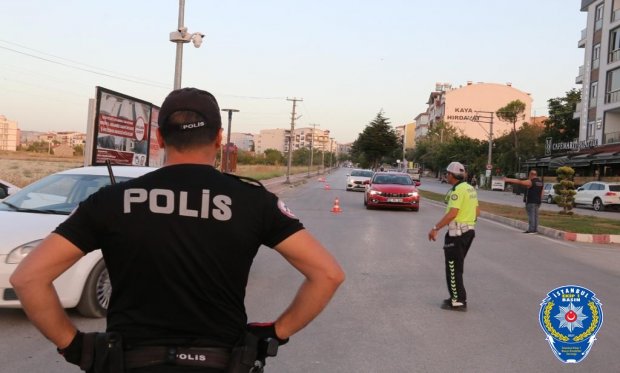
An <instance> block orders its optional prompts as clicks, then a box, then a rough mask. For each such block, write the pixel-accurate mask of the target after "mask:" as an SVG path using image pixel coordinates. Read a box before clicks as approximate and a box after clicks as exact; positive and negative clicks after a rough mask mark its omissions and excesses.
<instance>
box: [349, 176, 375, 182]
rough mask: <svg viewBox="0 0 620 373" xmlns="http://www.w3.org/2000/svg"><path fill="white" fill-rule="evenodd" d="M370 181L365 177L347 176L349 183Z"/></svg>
mask: <svg viewBox="0 0 620 373" xmlns="http://www.w3.org/2000/svg"><path fill="white" fill-rule="evenodd" d="M367 180H370V178H369V177H367V176H349V181H367Z"/></svg>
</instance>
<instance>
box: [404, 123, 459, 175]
mask: <svg viewBox="0 0 620 373" xmlns="http://www.w3.org/2000/svg"><path fill="white" fill-rule="evenodd" d="M458 136H462V134H461V135H459V131H458V130H457V129H456V128H455V127H452V126H451V125H450V124H449V123H447V122H443V121H440V122H437V123H435V124H433V126H432V127H431V128H430V129H429V131H428V133H427V134H426V136H424V137H423V138H422V139H420V140H419V141H418V142H417V144H416V147H415V150H414V151H413V160H414V161H415V162H417V163H423V164H424V167H425V168H430V169H433V170H435V171H436V172H437V173H439V172H440V170H441V169H442V168H445V167H446V166H447V165H448V163H450V162H452V160H453V159H452V157H453V156H454V154H451V153H450V152H449V149H448V144H450V143H451V142H452V141H453V140H454V139H455V138H457V137H458Z"/></svg>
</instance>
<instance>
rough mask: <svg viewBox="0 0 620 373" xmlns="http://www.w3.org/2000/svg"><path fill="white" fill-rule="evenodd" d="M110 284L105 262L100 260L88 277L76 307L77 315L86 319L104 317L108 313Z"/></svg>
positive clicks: (110, 292)
mask: <svg viewBox="0 0 620 373" xmlns="http://www.w3.org/2000/svg"><path fill="white" fill-rule="evenodd" d="M111 294H112V284H111V283H110V276H109V275H108V269H107V268H106V267H105V262H104V261H103V259H101V260H100V261H99V262H97V264H95V266H94V267H93V269H92V271H90V274H89V275H88V279H87V280H86V284H84V290H83V291H82V297H81V298H80V302H79V303H78V305H77V310H78V312H79V313H81V314H82V315H84V316H86V317H95V318H99V317H105V316H106V314H107V312H108V304H109V303H110V295H111Z"/></svg>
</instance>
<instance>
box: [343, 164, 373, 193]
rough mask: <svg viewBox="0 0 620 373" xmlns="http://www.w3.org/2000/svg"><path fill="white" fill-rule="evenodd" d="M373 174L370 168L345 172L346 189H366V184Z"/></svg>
mask: <svg viewBox="0 0 620 373" xmlns="http://www.w3.org/2000/svg"><path fill="white" fill-rule="evenodd" d="M373 174H374V172H373V171H371V170H359V169H358V170H353V171H351V173H350V174H347V191H349V190H360V191H364V190H366V184H368V182H369V181H370V179H371V178H372V175H373Z"/></svg>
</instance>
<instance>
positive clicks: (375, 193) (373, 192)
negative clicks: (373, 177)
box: [368, 190, 381, 196]
mask: <svg viewBox="0 0 620 373" xmlns="http://www.w3.org/2000/svg"><path fill="white" fill-rule="evenodd" d="M368 193H370V195H371V196H374V195H377V194H381V192H379V191H378V190H370V191H369V192H368Z"/></svg>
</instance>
